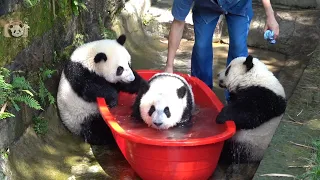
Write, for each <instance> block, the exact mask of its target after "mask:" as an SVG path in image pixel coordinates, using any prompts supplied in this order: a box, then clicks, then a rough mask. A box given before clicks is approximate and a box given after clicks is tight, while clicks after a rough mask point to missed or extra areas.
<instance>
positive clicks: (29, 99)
mask: <svg viewBox="0 0 320 180" xmlns="http://www.w3.org/2000/svg"><path fill="white" fill-rule="evenodd" d="M13 100H14V101H18V102H23V103H25V104H26V105H28V106H29V107H31V108H33V109H36V110H43V109H42V108H41V106H40V104H39V102H38V101H37V100H35V99H33V97H31V96H30V95H17V96H15V97H14V98H13Z"/></svg>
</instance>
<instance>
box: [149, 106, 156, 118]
mask: <svg viewBox="0 0 320 180" xmlns="http://www.w3.org/2000/svg"><path fill="white" fill-rule="evenodd" d="M155 110H156V108H155V107H154V105H152V106H151V107H150V109H149V112H148V115H149V116H151V115H152V114H153V112H154V111H155Z"/></svg>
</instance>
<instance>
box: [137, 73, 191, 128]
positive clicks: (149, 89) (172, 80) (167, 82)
mask: <svg viewBox="0 0 320 180" xmlns="http://www.w3.org/2000/svg"><path fill="white" fill-rule="evenodd" d="M194 106H195V105H194V96H193V92H192V89H191V86H190V85H189V84H188V83H187V81H186V80H185V79H184V78H183V77H181V76H180V75H177V74H172V73H157V74H155V75H154V76H153V77H152V78H150V80H149V82H148V84H146V85H145V86H144V87H141V89H140V91H139V93H138V95H137V97H136V100H135V102H134V104H133V106H132V107H133V111H132V117H134V118H136V119H138V120H143V121H144V122H145V123H146V124H147V125H148V126H150V127H153V128H155V129H169V128H171V127H175V126H181V125H187V124H188V123H189V122H191V117H192V112H193V110H194Z"/></svg>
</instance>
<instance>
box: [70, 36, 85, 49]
mask: <svg viewBox="0 0 320 180" xmlns="http://www.w3.org/2000/svg"><path fill="white" fill-rule="evenodd" d="M82 44H84V35H83V34H76V35H75V37H74V39H73V42H72V45H73V46H74V47H79V46H81V45H82Z"/></svg>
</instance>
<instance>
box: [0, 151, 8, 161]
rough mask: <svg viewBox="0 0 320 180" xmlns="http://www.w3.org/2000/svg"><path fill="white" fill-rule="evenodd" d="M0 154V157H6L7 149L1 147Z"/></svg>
mask: <svg viewBox="0 0 320 180" xmlns="http://www.w3.org/2000/svg"><path fill="white" fill-rule="evenodd" d="M0 156H1V158H2V159H8V156H9V149H1V150H0Z"/></svg>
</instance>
